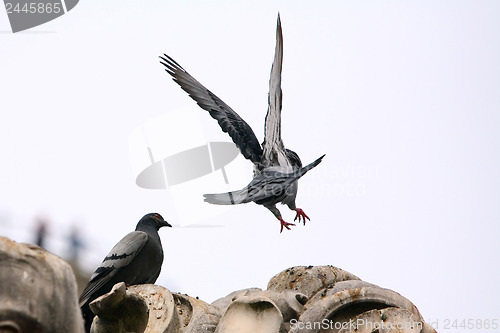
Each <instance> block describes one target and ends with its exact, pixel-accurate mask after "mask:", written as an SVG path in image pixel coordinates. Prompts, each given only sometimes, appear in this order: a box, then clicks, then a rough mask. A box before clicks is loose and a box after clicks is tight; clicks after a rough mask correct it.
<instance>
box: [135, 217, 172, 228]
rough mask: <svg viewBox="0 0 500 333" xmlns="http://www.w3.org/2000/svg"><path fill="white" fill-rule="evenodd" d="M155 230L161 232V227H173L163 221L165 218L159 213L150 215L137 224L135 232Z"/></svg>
mask: <svg viewBox="0 0 500 333" xmlns="http://www.w3.org/2000/svg"><path fill="white" fill-rule="evenodd" d="M151 227H153V228H155V229H156V230H160V228H161V227H171V225H170V224H169V223H168V222H167V221H165V220H164V219H163V217H162V216H161V215H160V214H158V213H149V214H146V215H144V217H143V218H142V219H141V220H140V221H139V223H137V228H136V229H135V230H140V229H143V228H151Z"/></svg>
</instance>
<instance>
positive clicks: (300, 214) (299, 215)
mask: <svg viewBox="0 0 500 333" xmlns="http://www.w3.org/2000/svg"><path fill="white" fill-rule="evenodd" d="M295 211H296V212H297V215H295V219H293V220H294V221H296V220H297V219H299V223H300V221H301V218H302V222H303V223H304V225H306V219H308V220H309V221H310V220H311V219H310V218H309V216H307V215H306V213H304V211H303V210H302V209H300V208H297V209H295Z"/></svg>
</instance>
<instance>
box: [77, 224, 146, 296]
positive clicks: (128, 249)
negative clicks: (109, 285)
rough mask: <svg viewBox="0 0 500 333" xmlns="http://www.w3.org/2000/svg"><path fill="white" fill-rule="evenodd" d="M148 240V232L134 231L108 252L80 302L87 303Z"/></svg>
mask: <svg viewBox="0 0 500 333" xmlns="http://www.w3.org/2000/svg"><path fill="white" fill-rule="evenodd" d="M147 241H148V234H147V233H145V232H143V231H134V232H131V233H129V234H128V235H126V236H125V237H123V238H122V240H120V241H119V242H118V243H117V244H116V245H115V246H114V247H113V248H112V249H111V251H110V252H109V253H108V255H107V256H106V258H104V260H103V261H102V263H101V264H100V265H99V267H98V268H97V269H96V271H95V272H94V274H92V276H91V277H90V281H89V284H88V285H87V287H85V289H84V290H83V292H82V294H81V296H80V299H79V303H80V306H82V305H83V304H85V303H86V302H87V301H88V300H89V299H90V297H92V295H93V294H94V292H95V291H97V290H99V288H101V287H102V286H103V285H105V284H106V282H108V281H109V280H111V278H112V277H113V276H115V275H116V274H117V273H118V272H119V271H120V269H121V268H123V267H125V266H127V265H128V264H130V263H131V262H132V260H133V259H134V258H135V257H136V256H137V254H138V253H139V252H140V251H141V249H142V248H143V247H144V244H146V242H147Z"/></svg>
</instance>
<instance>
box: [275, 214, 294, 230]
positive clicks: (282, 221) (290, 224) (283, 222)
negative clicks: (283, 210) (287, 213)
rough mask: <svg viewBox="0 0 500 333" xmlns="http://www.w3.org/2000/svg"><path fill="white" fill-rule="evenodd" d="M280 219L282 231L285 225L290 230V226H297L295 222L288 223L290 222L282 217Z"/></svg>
mask: <svg viewBox="0 0 500 333" xmlns="http://www.w3.org/2000/svg"><path fill="white" fill-rule="evenodd" d="M279 220H280V223H281V230H280V233H282V232H283V227H285V228H287V229H288V230H290V227H289V226H295V224H293V223H288V222H285V221H284V220H283V219H282V218H281V217H280V218H279Z"/></svg>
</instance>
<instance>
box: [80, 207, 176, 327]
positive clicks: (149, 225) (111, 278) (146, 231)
mask: <svg viewBox="0 0 500 333" xmlns="http://www.w3.org/2000/svg"><path fill="white" fill-rule="evenodd" d="M161 227H171V225H170V224H169V223H168V222H167V221H165V220H164V219H163V217H162V216H161V215H160V214H157V213H151V214H147V215H145V216H144V217H143V218H142V219H141V220H140V221H139V223H137V227H136V228H135V231H133V232H131V233H129V234H128V235H126V236H125V237H123V238H122V240H120V241H119V242H118V243H117V244H116V245H115V246H114V247H113V248H112V249H111V251H110V252H109V253H108V255H107V256H106V258H104V260H103V261H102V263H101V264H100V265H99V267H98V268H97V269H96V270H95V272H94V274H92V276H91V277H90V280H89V282H88V284H87V286H86V287H85V289H84V290H83V292H82V294H81V295H80V299H79V303H80V307H81V308H82V313H83V317H84V319H85V327H86V330H87V332H89V331H90V326H91V325H92V320H93V318H94V313H93V312H92V311H91V310H90V307H89V304H90V302H92V301H93V300H94V299H96V298H97V297H99V296H101V295H104V294H106V293H108V292H109V291H111V288H112V287H113V286H114V285H115V284H116V283H118V282H125V284H127V285H135V284H146V283H155V281H156V279H157V278H158V275H160V270H161V265H162V263H163V249H162V247H161V241H160V236H159V235H158V230H159V229H160V228H161Z"/></svg>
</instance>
